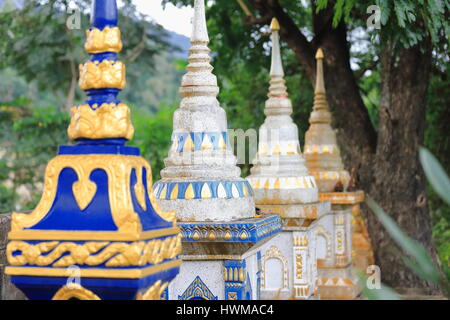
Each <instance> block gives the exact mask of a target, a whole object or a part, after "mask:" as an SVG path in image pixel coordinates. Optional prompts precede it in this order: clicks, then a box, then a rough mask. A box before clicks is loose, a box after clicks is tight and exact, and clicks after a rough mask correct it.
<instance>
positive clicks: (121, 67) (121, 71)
mask: <svg viewBox="0 0 450 320" xmlns="http://www.w3.org/2000/svg"><path fill="white" fill-rule="evenodd" d="M79 69H80V80H79V82H78V84H79V85H80V88H81V90H90V89H104V88H115V89H120V90H122V89H123V88H125V85H126V76H125V64H124V63H122V62H121V61H113V60H103V61H101V62H99V61H88V62H86V63H84V64H80V66H79Z"/></svg>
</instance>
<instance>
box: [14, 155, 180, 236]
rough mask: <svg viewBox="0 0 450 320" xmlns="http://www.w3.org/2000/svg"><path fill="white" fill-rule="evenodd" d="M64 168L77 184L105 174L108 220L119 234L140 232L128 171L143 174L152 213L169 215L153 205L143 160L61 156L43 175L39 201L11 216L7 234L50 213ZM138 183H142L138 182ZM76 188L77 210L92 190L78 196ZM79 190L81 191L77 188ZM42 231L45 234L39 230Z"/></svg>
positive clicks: (89, 197) (93, 156) (114, 156)
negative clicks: (28, 210)
mask: <svg viewBox="0 0 450 320" xmlns="http://www.w3.org/2000/svg"><path fill="white" fill-rule="evenodd" d="M64 168H72V169H73V170H75V172H76V174H77V176H78V179H79V181H88V180H89V176H90V174H91V172H92V171H93V170H96V169H102V170H104V171H105V172H106V173H107V175H108V187H109V189H108V195H109V201H110V207H111V213H112V218H113V220H114V223H115V224H116V226H117V228H118V232H119V233H134V234H137V233H140V232H141V231H142V226H141V224H140V220H139V217H138V215H137V214H136V213H135V212H134V208H133V204H132V200H131V192H130V180H131V179H130V178H131V172H132V169H135V170H136V172H137V173H138V172H142V170H143V169H144V168H145V169H146V171H147V181H148V183H149V182H150V183H149V184H148V186H149V193H150V194H149V197H150V200H151V204H152V206H153V207H154V208H155V211H156V212H157V213H158V214H159V215H160V216H161V217H162V218H163V219H164V217H167V216H169V217H170V216H172V215H173V213H163V212H162V211H161V209H159V207H158V206H157V205H156V201H155V198H154V195H153V189H152V188H150V186H151V168H150V165H149V164H148V163H147V161H146V160H145V159H144V158H142V157H137V156H122V155H64V156H58V157H56V158H53V159H52V160H51V161H50V162H49V164H48V166H47V169H46V172H45V182H44V192H43V195H42V198H41V201H40V202H39V204H38V205H37V207H36V209H35V210H34V211H33V212H32V213H30V214H24V213H14V214H13V216H12V222H11V231H12V233H13V232H14V231H20V230H23V229H25V228H29V227H32V226H33V225H35V224H36V223H38V222H39V221H40V220H41V219H43V218H44V217H45V215H46V214H47V213H48V212H49V211H50V208H51V206H52V204H53V202H54V199H55V196H56V189H57V185H58V177H59V174H60V172H61V171H62V170H63V169H64ZM138 184H142V181H138ZM77 190H79V188H74V189H73V191H74V194H77V192H78V194H77V195H75V199H76V200H77V201H78V204H79V206H80V208H81V207H83V206H85V205H86V203H88V200H89V199H92V197H93V194H92V192H94V190H93V189H92V190H91V191H90V192H89V191H86V190H84V191H83V192H82V193H79V191H77ZM80 190H81V189H80ZM42 232H45V231H42Z"/></svg>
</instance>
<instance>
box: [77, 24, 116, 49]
mask: <svg viewBox="0 0 450 320" xmlns="http://www.w3.org/2000/svg"><path fill="white" fill-rule="evenodd" d="M84 48H85V49H86V51H87V52H88V53H91V54H92V53H100V52H120V51H121V50H122V40H121V39H120V29H119V28H118V27H112V28H111V27H105V28H104V29H103V30H100V29H97V28H92V29H90V30H86V43H85V44H84Z"/></svg>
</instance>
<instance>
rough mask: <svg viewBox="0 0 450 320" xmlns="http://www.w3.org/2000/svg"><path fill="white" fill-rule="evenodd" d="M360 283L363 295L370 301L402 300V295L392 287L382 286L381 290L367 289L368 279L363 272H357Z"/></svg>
mask: <svg viewBox="0 0 450 320" xmlns="http://www.w3.org/2000/svg"><path fill="white" fill-rule="evenodd" d="M357 277H358V283H359V285H360V287H361V290H362V295H363V296H364V297H366V298H367V299H369V300H401V297H400V295H399V294H398V293H397V292H395V290H393V289H391V288H390V287H388V286H386V285H384V284H380V288H379V289H375V288H374V289H369V288H368V287H367V285H366V284H367V279H368V277H367V276H366V275H365V274H363V273H362V272H360V271H359V272H357Z"/></svg>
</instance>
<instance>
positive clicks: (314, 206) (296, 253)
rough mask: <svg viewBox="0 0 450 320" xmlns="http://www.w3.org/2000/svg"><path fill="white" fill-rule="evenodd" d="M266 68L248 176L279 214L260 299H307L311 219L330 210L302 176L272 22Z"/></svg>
mask: <svg viewBox="0 0 450 320" xmlns="http://www.w3.org/2000/svg"><path fill="white" fill-rule="evenodd" d="M271 30H272V66H271V70H270V88H269V94H268V97H269V99H268V100H267V102H266V106H265V109H264V113H265V115H266V119H265V121H264V124H263V125H262V126H261V127H260V129H259V144H258V153H257V155H256V159H255V160H254V161H253V164H254V166H253V168H252V169H251V175H250V176H248V177H247V180H248V181H249V182H250V184H251V185H252V187H253V190H254V194H255V202H256V206H257V207H258V208H259V209H260V210H261V212H264V213H274V214H277V215H279V216H280V218H281V219H282V223H283V232H282V233H281V234H279V235H277V236H276V237H275V238H273V239H272V240H270V241H269V242H268V243H267V244H265V245H264V247H263V249H262V276H261V279H262V280H261V297H262V298H263V299H309V298H311V297H312V296H313V295H314V292H315V289H316V287H315V283H316V258H315V253H316V250H315V236H316V235H315V221H316V220H317V219H319V218H320V217H321V216H322V215H324V214H326V213H327V212H328V211H329V210H330V206H329V203H320V202H318V198H319V193H318V188H317V185H316V181H315V179H314V177H313V176H311V175H309V174H308V170H307V168H306V167H305V160H304V158H303V156H302V153H301V148H300V142H299V139H298V128H297V125H296V124H295V123H294V122H293V120H292V117H291V114H292V111H293V109H292V103H291V100H290V99H289V97H288V93H287V89H286V85H285V80H284V71H283V66H282V61H281V54H280V43H279V30H280V26H279V23H278V21H277V20H276V19H273V20H272V24H271Z"/></svg>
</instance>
